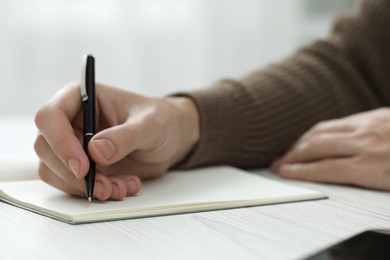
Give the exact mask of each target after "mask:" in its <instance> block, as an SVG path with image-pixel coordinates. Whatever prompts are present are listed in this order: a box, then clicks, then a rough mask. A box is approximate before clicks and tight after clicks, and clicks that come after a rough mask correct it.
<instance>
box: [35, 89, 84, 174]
mask: <svg viewBox="0 0 390 260" xmlns="http://www.w3.org/2000/svg"><path fill="white" fill-rule="evenodd" d="M80 108H81V101H80V93H79V89H78V85H77V84H75V83H72V84H69V85H68V86H67V87H66V88H64V89H62V90H61V91H59V92H58V93H57V94H56V95H54V96H53V98H52V99H50V101H49V102H48V103H47V104H46V105H45V106H44V107H43V108H41V109H40V110H39V111H38V113H37V114H36V116H35V123H36V125H37V127H38V129H39V131H40V133H41V135H42V136H43V137H44V138H45V140H46V141H47V143H48V145H49V146H50V147H51V149H52V150H53V152H54V153H55V155H56V156H57V157H58V158H59V160H60V161H61V162H62V163H63V164H64V165H66V167H67V168H68V169H69V170H70V171H71V172H72V173H73V174H74V175H75V176H76V177H77V178H80V179H81V178H83V177H84V176H85V174H86V173H87V170H88V168H89V162H88V158H87V156H86V155H85V152H84V150H83V147H82V145H81V143H80V142H79V140H78V138H77V137H76V135H75V132H74V129H73V126H72V125H71V122H72V121H73V120H74V118H76V116H77V115H78V114H79V113H80ZM40 144H41V142H36V144H35V150H36V151H37V153H39V150H40V149H43V148H41V147H39V145H40Z"/></svg>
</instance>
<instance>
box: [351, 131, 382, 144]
mask: <svg viewBox="0 0 390 260" xmlns="http://www.w3.org/2000/svg"><path fill="white" fill-rule="evenodd" d="M357 138H358V139H359V140H360V141H362V142H363V144H364V145H365V146H366V147H367V148H369V147H372V146H378V145H380V144H382V143H383V138H382V136H381V135H380V134H378V133H375V132H371V131H370V132H364V133H360V134H358V135H357Z"/></svg>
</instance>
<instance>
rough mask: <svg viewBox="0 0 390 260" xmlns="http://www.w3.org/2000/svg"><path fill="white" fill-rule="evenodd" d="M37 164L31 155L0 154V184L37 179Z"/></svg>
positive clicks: (35, 158) (36, 160)
mask: <svg viewBox="0 0 390 260" xmlns="http://www.w3.org/2000/svg"><path fill="white" fill-rule="evenodd" d="M38 164H39V160H38V158H37V157H35V156H33V155H23V154H1V153H0V182H2V181H19V180H33V179H38Z"/></svg>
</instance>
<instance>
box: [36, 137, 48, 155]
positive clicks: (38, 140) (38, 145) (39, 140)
mask: <svg viewBox="0 0 390 260" xmlns="http://www.w3.org/2000/svg"><path fill="white" fill-rule="evenodd" d="M43 142H46V141H45V139H44V137H43V136H42V135H41V134H38V136H37V138H36V139H35V142H34V151H35V153H36V154H37V155H38V157H40V156H41V155H42V153H43V145H44V143H43Z"/></svg>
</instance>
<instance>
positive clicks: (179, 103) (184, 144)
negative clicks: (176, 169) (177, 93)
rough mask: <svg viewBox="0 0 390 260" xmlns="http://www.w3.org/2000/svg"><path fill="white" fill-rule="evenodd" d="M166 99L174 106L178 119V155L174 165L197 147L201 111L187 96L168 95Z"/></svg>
mask: <svg viewBox="0 0 390 260" xmlns="http://www.w3.org/2000/svg"><path fill="white" fill-rule="evenodd" d="M166 100H167V101H168V102H169V103H171V104H172V105H173V107H174V110H175V112H174V114H175V117H176V119H177V121H176V125H177V127H178V129H180V130H179V133H178V136H179V139H178V144H177V145H178V147H177V156H175V158H174V161H173V163H172V166H173V165H176V164H178V163H180V162H181V161H183V160H184V159H186V158H187V157H188V156H189V154H190V153H191V151H192V150H193V149H194V148H195V147H196V145H197V143H198V142H199V139H200V127H199V121H200V120H199V112H198V109H197V107H196V105H195V103H194V102H193V101H192V100H191V99H190V98H187V97H168V98H166Z"/></svg>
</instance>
